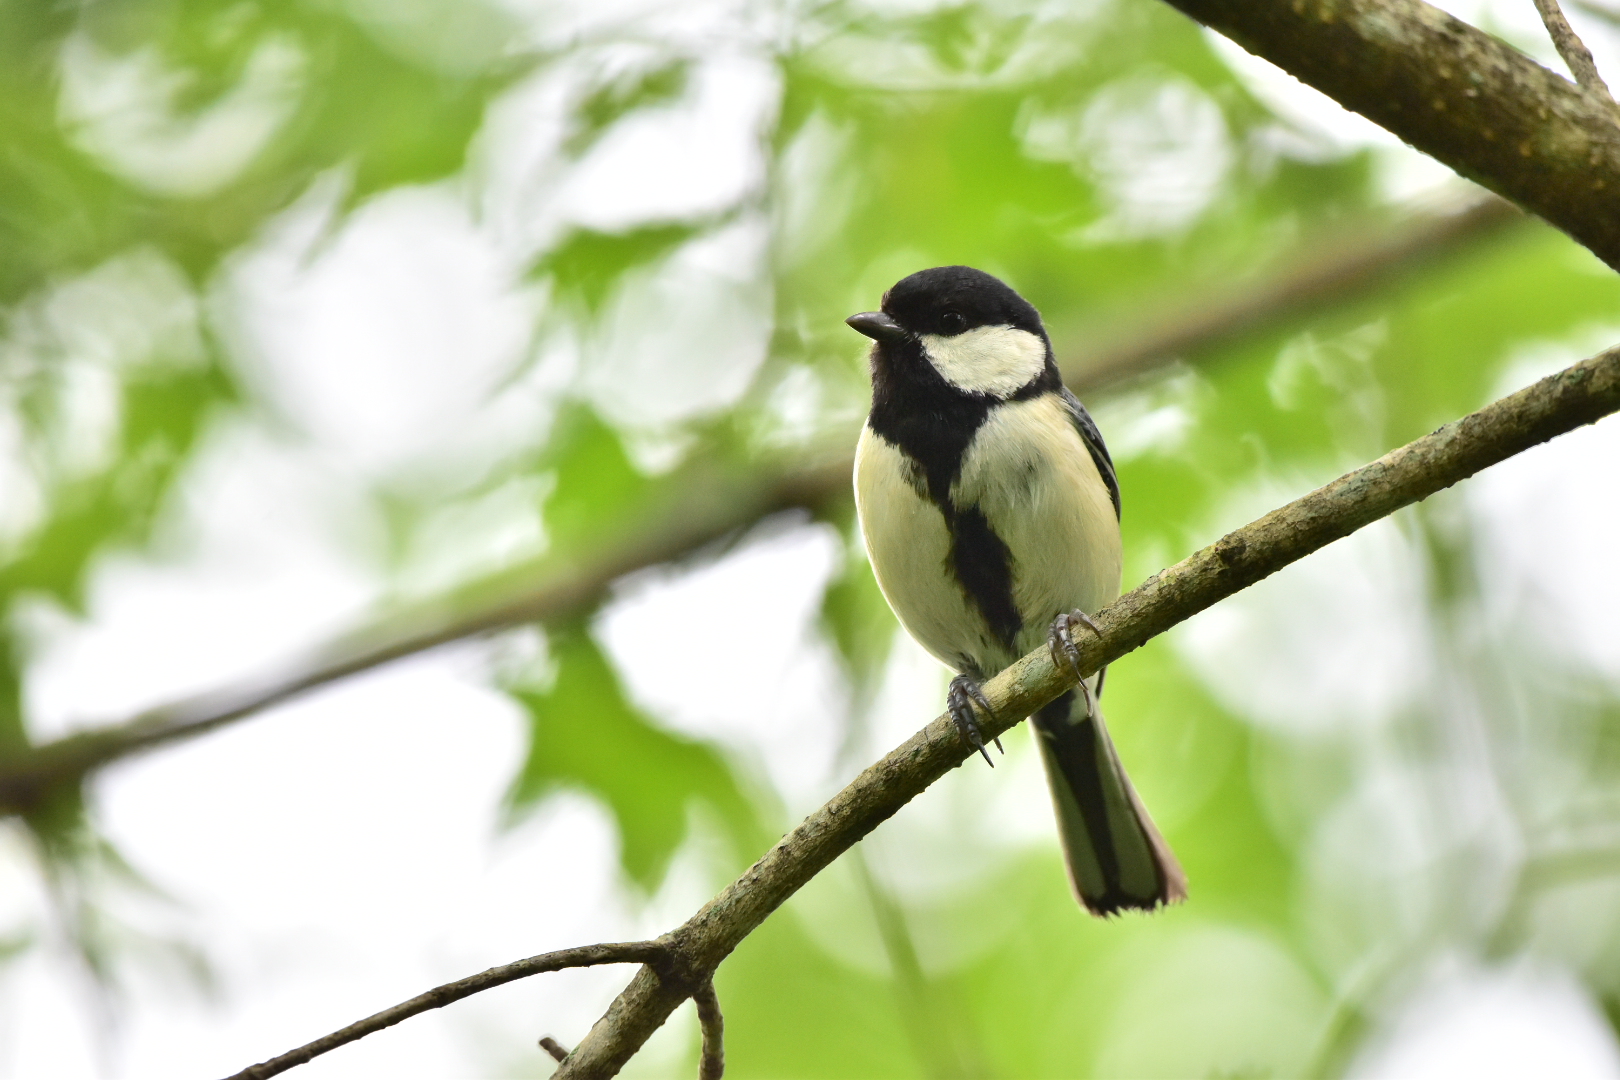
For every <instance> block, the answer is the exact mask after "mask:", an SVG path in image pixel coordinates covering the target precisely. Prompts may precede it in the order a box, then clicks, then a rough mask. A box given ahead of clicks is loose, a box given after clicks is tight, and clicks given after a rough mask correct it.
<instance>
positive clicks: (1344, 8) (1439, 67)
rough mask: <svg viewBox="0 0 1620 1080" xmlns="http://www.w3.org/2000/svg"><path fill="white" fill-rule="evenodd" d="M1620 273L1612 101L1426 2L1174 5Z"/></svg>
mask: <svg viewBox="0 0 1620 1080" xmlns="http://www.w3.org/2000/svg"><path fill="white" fill-rule="evenodd" d="M1165 2H1166V3H1168V4H1170V5H1171V6H1172V7H1174V8H1176V9H1178V10H1180V11H1181V12H1183V13H1185V14H1186V15H1189V16H1191V17H1192V18H1194V19H1197V20H1198V21H1199V22H1201V23H1203V24H1205V25H1206V26H1208V27H1210V28H1211V29H1213V30H1216V31H1218V32H1219V33H1221V34H1224V35H1226V36H1227V37H1229V38H1231V39H1232V40H1233V41H1235V42H1237V43H1238V44H1239V45H1242V46H1243V47H1244V48H1245V49H1248V50H1249V51H1250V52H1252V53H1254V54H1255V55H1256V56H1261V57H1264V58H1265V59H1267V60H1270V61H1271V62H1272V63H1274V64H1276V65H1277V66H1278V67H1280V68H1282V69H1283V70H1284V71H1286V72H1288V73H1289V74H1290V75H1293V76H1294V77H1295V78H1297V79H1299V80H1300V81H1301V82H1303V83H1307V84H1308V85H1310V86H1314V87H1316V89H1318V90H1320V91H1322V92H1323V93H1324V94H1327V95H1328V96H1329V97H1331V98H1333V99H1334V100H1335V101H1337V102H1338V103H1339V104H1340V105H1343V106H1344V107H1345V108H1347V109H1350V110H1352V111H1354V112H1358V113H1360V114H1361V115H1363V116H1365V117H1367V118H1368V119H1369V120H1372V121H1373V122H1374V123H1376V124H1378V125H1379V126H1381V127H1383V128H1386V129H1387V130H1389V131H1391V132H1393V133H1394V134H1396V135H1398V136H1400V137H1401V138H1402V139H1404V140H1405V141H1406V142H1408V143H1411V144H1412V145H1413V146H1415V147H1417V148H1418V149H1419V150H1422V151H1423V152H1424V153H1426V154H1429V155H1430V156H1432V157H1434V158H1436V159H1437V160H1439V161H1441V162H1444V163H1445V164H1446V165H1449V166H1451V168H1453V169H1455V170H1457V172H1459V173H1461V174H1462V175H1463V176H1466V177H1468V178H1469V179H1470V180H1474V181H1476V182H1478V183H1479V184H1481V185H1483V186H1485V187H1487V188H1489V189H1490V190H1492V191H1494V192H1496V193H1497V194H1498V195H1501V196H1503V197H1504V198H1507V199H1511V200H1513V201H1514V202H1516V203H1518V204H1519V205H1520V206H1523V207H1524V208H1525V209H1527V210H1529V211H1531V212H1532V213H1535V214H1538V215H1540V216H1541V217H1542V218H1545V219H1546V220H1547V221H1549V222H1551V223H1552V224H1553V225H1556V226H1557V227H1558V228H1560V229H1562V230H1563V231H1564V232H1566V233H1568V234H1569V235H1570V236H1572V237H1574V238H1575V239H1576V240H1577V241H1579V242H1580V243H1582V244H1584V245H1586V247H1588V248H1590V249H1591V250H1592V252H1593V253H1594V254H1595V255H1597V257H1598V258H1600V259H1602V260H1603V261H1604V262H1606V263H1608V264H1609V265H1610V266H1611V267H1616V268H1620V202H1617V201H1616V199H1615V193H1616V192H1620V130H1617V128H1616V124H1615V115H1614V106H1613V104H1612V103H1611V102H1609V101H1608V100H1606V99H1604V98H1600V97H1598V96H1597V95H1595V94H1592V93H1588V92H1587V91H1586V90H1584V89H1582V88H1580V87H1577V86H1575V85H1573V84H1571V83H1570V82H1569V80H1567V79H1565V78H1564V77H1563V76H1561V75H1558V74H1556V73H1555V72H1552V71H1549V70H1547V69H1546V68H1544V67H1542V66H1541V65H1540V64H1538V63H1536V62H1535V61H1534V60H1531V59H1530V58H1529V57H1528V56H1525V55H1524V54H1523V53H1521V52H1519V51H1517V50H1516V49H1514V48H1513V47H1512V46H1510V45H1507V44H1505V43H1503V42H1501V41H1499V40H1497V39H1496V38H1493V37H1491V36H1490V35H1489V34H1486V33H1485V32H1483V31H1481V30H1479V29H1477V28H1475V27H1473V26H1470V25H1468V24H1467V23H1465V22H1463V21H1462V20H1460V19H1457V18H1454V17H1452V16H1451V15H1448V14H1447V13H1446V12H1444V11H1441V10H1440V9H1439V8H1437V7H1434V6H1432V5H1430V4H1426V3H1424V2H1423V0H1165Z"/></svg>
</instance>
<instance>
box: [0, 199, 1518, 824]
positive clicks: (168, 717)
mask: <svg viewBox="0 0 1620 1080" xmlns="http://www.w3.org/2000/svg"><path fill="white" fill-rule="evenodd" d="M1519 219H1520V216H1519V215H1518V214H1517V213H1516V211H1514V210H1513V209H1512V208H1511V207H1510V206H1509V205H1508V204H1506V203H1503V202H1501V201H1500V200H1497V199H1494V198H1486V199H1483V200H1479V201H1477V202H1475V203H1472V204H1470V205H1469V206H1468V207H1467V208H1466V209H1464V210H1462V211H1460V212H1457V213H1453V214H1446V215H1436V216H1434V217H1430V218H1420V219H1417V220H1416V221H1407V222H1402V223H1400V224H1399V225H1397V226H1396V227H1393V228H1390V227H1386V228H1381V229H1361V230H1357V231H1356V232H1357V235H1356V236H1355V238H1353V239H1351V238H1341V239H1340V240H1339V242H1337V243H1330V242H1323V241H1322V240H1320V239H1318V240H1316V241H1313V242H1312V243H1311V244H1310V245H1308V250H1310V251H1321V250H1324V249H1325V250H1326V251H1327V252H1328V254H1325V255H1312V256H1307V257H1303V258H1297V259H1293V260H1287V261H1285V264H1284V266H1283V267H1282V269H1281V270H1280V271H1277V272H1276V273H1274V274H1273V275H1272V276H1269V277H1267V278H1263V279H1262V280H1260V281H1258V282H1255V283H1252V284H1250V285H1249V286H1247V287H1245V288H1243V289H1242V290H1241V291H1236V290H1234V291H1230V292H1227V291H1223V292H1222V293H1220V294H1219V295H1216V296H1213V297H1206V298H1204V299H1203V300H1200V301H1197V302H1194V303H1192V304H1189V305H1183V306H1181V307H1179V308H1174V309H1167V310H1163V311H1157V312H1143V313H1141V314H1139V315H1138V316H1137V317H1135V318H1133V319H1132V320H1131V321H1132V323H1133V324H1134V325H1136V326H1138V327H1143V326H1145V327H1148V328H1149V329H1148V331H1147V332H1146V333H1145V334H1143V333H1142V332H1141V331H1140V329H1138V331H1137V332H1136V334H1135V336H1130V335H1126V334H1123V333H1121V332H1120V331H1119V330H1117V329H1116V330H1113V331H1109V330H1107V329H1101V330H1095V329H1094V330H1090V331H1075V332H1073V333H1072V334H1067V335H1065V334H1064V333H1062V332H1061V331H1060V333H1059V337H1060V351H1061V352H1062V353H1063V354H1064V356H1065V357H1066V360H1067V362H1066V364H1065V372H1066V375H1067V378H1068V382H1069V385H1070V386H1071V387H1073V388H1074V389H1075V391H1076V392H1077V393H1081V394H1087V393H1092V392H1094V391H1096V390H1098V389H1099V388H1101V387H1105V386H1108V385H1111V384H1115V383H1119V382H1122V381H1126V380H1129V379H1131V378H1134V377H1137V376H1140V375H1141V374H1143V373H1144V372H1147V371H1149V370H1152V369H1153V368H1155V367H1157V366H1159V365H1161V364H1164V363H1166V362H1168V361H1170V360H1173V359H1175V358H1177V357H1179V356H1188V355H1191V354H1194V353H1197V352H1201V351H1207V350H1210V349H1213V348H1218V347H1221V346H1224V345H1227V344H1230V343H1232V342H1234V341H1236V340H1239V339H1241V338H1244V337H1246V336H1248V335H1251V334H1254V333H1257V332H1260V331H1262V330H1266V329H1270V328H1273V327H1275V326H1277V325H1279V324H1282V323H1284V322H1286V321H1287V320H1290V319H1297V318H1300V317H1302V316H1303V315H1305V314H1306V313H1308V312H1309V311H1310V310H1311V309H1313V308H1316V307H1320V306H1323V305H1326V304H1329V303H1333V302H1341V301H1343V300H1345V299H1347V298H1349V297H1351V296H1353V295H1354V294H1356V293H1357V292H1359V291H1363V290H1367V289H1370V288H1373V287H1376V286H1377V285H1379V284H1380V283H1382V282H1384V281H1387V280H1388V279H1389V277H1390V276H1391V275H1392V274H1398V273H1401V272H1403V271H1407V270H1411V269H1415V268H1417V267H1420V266H1422V265H1426V264H1427V263H1429V262H1432V261H1433V260H1435V259H1437V258H1440V257H1443V256H1446V255H1449V254H1453V253H1455V252H1457V251H1459V250H1460V249H1462V248H1464V247H1466V246H1468V245H1470V244H1473V243H1476V242H1479V241H1481V240H1484V239H1486V238H1489V237H1491V236H1494V235H1495V234H1496V233H1497V232H1498V231H1500V230H1501V229H1502V228H1503V227H1504V226H1506V225H1509V224H1511V223H1512V222H1514V221H1516V220H1519ZM1367 235H1370V236H1371V237H1372V239H1371V240H1368V239H1363V238H1362V237H1363V236H1367ZM1070 340H1072V341H1073V342H1074V344H1073V345H1070V344H1068V342H1069V341H1070ZM1099 340H1100V341H1101V342H1102V344H1101V345H1100V346H1099V345H1096V344H1092V342H1095V341H1099ZM1082 343H1085V344H1082ZM850 441H851V443H853V441H854V440H853V438H851V440H850ZM849 474H850V464H849V462H848V460H847V459H844V458H843V457H842V456H840V457H839V458H838V459H837V460H835V461H833V462H831V463H829V464H828V465H826V466H824V467H820V468H814V469H808V470H801V471H797V472H793V473H786V474H780V475H777V476H774V477H773V476H757V477H744V478H738V477H736V476H733V475H726V476H721V477H705V476H703V475H701V474H699V475H695V476H694V478H693V481H692V483H691V484H690V485H689V487H690V489H691V490H690V492H689V493H688V494H689V495H690V497H684V498H681V499H678V500H671V502H672V505H671V506H669V507H665V508H664V511H665V512H664V513H662V515H660V514H659V513H658V512H657V511H656V510H655V511H654V512H653V513H650V514H649V515H648V517H649V519H650V520H651V521H652V522H654V523H655V524H651V525H648V526H647V527H645V528H644V529H642V530H640V533H639V537H638V539H637V540H636V541H634V542H632V543H630V544H628V545H625V546H622V547H618V548H615V549H610V550H609V551H608V552H607V553H606V554H605V555H603V556H601V557H600V558H598V559H596V560H595V561H594V562H590V563H586V564H579V565H571V566H567V567H560V568H555V569H553V570H552V571H551V572H549V573H546V574H544V575H543V576H541V577H539V578H538V579H537V578H536V575H535V573H534V572H533V571H532V570H531V571H529V572H528V573H527V574H524V573H522V572H512V573H507V574H504V575H501V576H500V577H498V578H495V579H490V580H486V581H484V582H481V583H479V584H477V585H473V586H469V587H468V588H467V589H465V590H463V593H464V594H465V595H477V596H487V597H494V598H495V599H493V600H491V601H489V602H487V603H483V604H480V603H477V602H471V603H468V602H463V603H461V604H460V605H459V606H458V605H455V604H452V603H449V602H446V603H441V604H438V605H433V606H428V607H425V608H422V609H418V610H416V611H414V612H406V613H402V614H400V613H396V614H393V615H390V616H387V617H385V618H382V619H379V620H378V621H377V622H376V623H374V624H373V625H372V626H370V627H367V628H365V629H363V630H360V631H357V632H355V633H352V634H349V635H347V636H345V637H343V638H340V639H338V640H336V641H334V642H332V643H330V644H328V645H327V646H325V647H323V648H320V649H317V650H315V651H314V652H313V653H312V654H310V655H308V656H307V657H305V658H304V659H303V660H302V661H301V662H299V663H297V664H295V665H291V670H290V671H289V672H288V673H286V674H281V675H275V676H271V677H268V678H264V679H262V680H260V681H259V682H257V683H254V684H248V685H244V686H238V687H235V688H231V689H228V690H222V691H219V692H216V693H212V694H208V695H205V696H202V697H198V698H193V699H190V700H187V701H183V702H179V703H176V704H173V705H168V706H164V707H161V708H157V709H152V710H148V711H147V712H145V713H143V714H141V715H140V716H138V717H136V718H134V719H132V720H129V721H126V722H124V723H120V724H112V725H108V726H106V727H102V728H97V729H94V730H90V731H85V732H81V733H79V734H75V735H70V736H67V737H65V738H62V739H58V740H55V741H53V742H48V743H44V744H42V745H41V746H39V747H36V748H34V749H32V750H28V751H24V752H22V753H18V754H14V755H12V756H10V757H9V758H7V759H4V760H0V813H10V814H16V813H26V812H28V811H29V810H30V809H32V808H33V807H35V806H37V805H38V804H39V803H40V802H41V800H43V799H44V798H45V797H46V796H47V795H48V794H49V793H50V792H51V791H53V790H55V789H56V788H57V787H58V786H59V785H62V784H67V783H76V782H78V781H79V780H80V779H81V778H83V777H84V776H86V775H88V774H89V773H91V772H93V771H95V770H96V769H99V768H101V767H103V766H105V765H107V764H109V763H111V762H113V761H117V760H119V759H121V758H124V757H127V756H129V755H131V754H135V753H138V752H141V751H145V750H150V749H153V748H155V747H159V746H162V745H164V744H167V743H171V742H176V741H179V740H182V739H187V738H191V737H194V736H197V735H202V734H206V733H207V732H210V731H213V730H215V729H217V728H221V727H224V726H226V725H228V724H231V723H233V722H235V721H237V720H240V719H243V718H244V717H247V716H250V715H252V714H254V713H256V712H259V711H260V710H263V709H267V708H269V707H271V706H274V705H279V704H281V703H283V702H286V701H289V700H291V699H293V698H296V697H298V696H300V695H302V694H305V693H308V692H309V691H311V690H316V689H319V688H320V687H323V686H326V685H328V684H330V683H333V682H337V681H339V680H341V679H344V678H346V677H348V676H350V675H354V674H357V673H359V672H363V671H367V670H370V669H371V668H374V667H378V666H380V665H383V664H386V663H389V662H391V661H393V660H397V659H400V658H402V657H406V656H411V655H414V654H416V653H419V652H423V651H425V650H428V649H432V648H434V647H436V646H439V645H444V644H447V643H449V642H453V641H459V640H462V639H465V638H469V637H474V636H477V635H480V634H487V633H493V632H496V631H500V630H504V629H507V628H509V627H513V626H519V625H523V624H525V623H531V622H540V623H552V624H556V623H561V622H566V621H568V620H570V619H576V618H579V617H581V616H582V615H585V614H587V613H588V612H590V611H591V610H593V609H594V608H595V607H597V606H598V605H599V604H600V603H601V602H602V601H603V599H605V598H606V596H607V594H608V590H609V589H610V588H611V586H612V584H613V582H614V581H616V580H617V579H619V578H621V577H623V576H624V575H626V574H628V573H631V572H633V571H635V570H639V569H642V568H643V567H646V566H651V565H656V564H659V563H667V562H672V561H675V560H678V559H680V558H682V557H685V556H688V555H690V554H692V553H693V552H694V551H697V550H700V549H702V548H705V547H707V546H709V545H712V544H714V543H716V542H718V541H721V540H723V539H724V538H726V537H728V536H733V535H736V534H737V533H739V532H741V531H742V530H745V529H747V528H748V527H749V526H750V525H752V524H754V523H755V522H757V521H759V520H760V519H761V518H763V517H766V516H768V515H770V514H772V513H776V512H778V511H781V510H787V509H792V508H796V507H802V508H808V509H811V510H813V511H814V510H818V509H821V508H824V507H826V506H828V505H831V504H832V502H833V500H841V499H843V498H845V497H846V493H847V491H848V489H849Z"/></svg>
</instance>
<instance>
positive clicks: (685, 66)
mask: <svg viewBox="0 0 1620 1080" xmlns="http://www.w3.org/2000/svg"><path fill="white" fill-rule="evenodd" d="M691 69H692V64H691V61H689V60H684V59H675V60H670V61H668V62H666V63H662V64H659V65H657V66H655V67H653V68H651V69H647V70H641V71H631V72H627V73H625V74H623V75H621V76H620V77H618V78H616V79H611V80H609V81H608V82H606V83H603V84H602V85H601V86H598V87H597V88H596V89H594V90H592V91H591V92H590V93H589V94H587V95H586V96H585V98H584V100H582V101H581V102H580V103H579V105H578V106H577V107H576V108H575V110H574V126H573V130H572V131H570V132H569V133H568V138H567V139H566V140H565V141H564V143H563V149H564V152H566V153H568V154H571V155H574V156H578V155H580V154H582V153H584V152H585V151H586V150H588V149H589V148H590V147H591V145H592V144H593V143H595V142H596V140H597V139H599V138H601V136H602V135H603V133H604V132H606V131H607V129H608V128H610V127H612V126H613V125H614V124H616V123H618V122H619V121H620V120H622V119H624V118H625V117H626V116H628V115H629V114H631V113H633V112H635V111H637V110H638V109H646V108H653V107H656V106H659V105H667V104H669V103H670V102H672V101H674V100H675V99H677V98H679V97H680V96H681V95H682V94H684V93H685V92H686V85H687V81H688V79H689V77H690V75H691Z"/></svg>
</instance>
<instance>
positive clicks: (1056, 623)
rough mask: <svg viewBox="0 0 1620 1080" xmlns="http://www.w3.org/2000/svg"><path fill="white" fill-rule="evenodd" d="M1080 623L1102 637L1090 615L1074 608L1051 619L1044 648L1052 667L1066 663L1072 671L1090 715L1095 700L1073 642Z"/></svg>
mask: <svg viewBox="0 0 1620 1080" xmlns="http://www.w3.org/2000/svg"><path fill="white" fill-rule="evenodd" d="M1082 623H1083V624H1085V625H1086V626H1089V627H1091V632H1092V633H1093V634H1096V635H1097V636H1098V637H1099V638H1100V637H1102V630H1100V629H1099V628H1098V627H1097V624H1096V623H1094V622H1092V621H1091V616H1090V615H1087V614H1086V613H1085V612H1083V611H1081V610H1080V609H1079V608H1075V609H1074V610H1073V611H1066V612H1064V613H1063V614H1061V615H1059V616H1058V617H1057V618H1055V619H1053V620H1052V628H1051V629H1050V630H1048V631H1047V634H1046V648H1047V651H1048V652H1050V653H1051V655H1052V666H1053V667H1058V668H1061V667H1064V666H1065V665H1067V666H1068V668H1069V669H1070V670H1072V671H1073V672H1074V677H1075V679H1076V681H1077V682H1078V683H1079V689H1080V696H1081V697H1083V698H1085V699H1086V715H1087V716H1092V715H1094V714H1095V713H1096V711H1097V702H1096V700H1095V699H1094V698H1093V697H1092V696H1091V687H1089V686H1087V685H1086V680H1085V679H1084V678H1082V677H1081V675H1080V646H1078V645H1076V644H1075V643H1074V628H1075V627H1076V626H1078V625H1080V624H1082ZM1098 685H1099V686H1100V685H1101V684H1100V683H1099V684H1098Z"/></svg>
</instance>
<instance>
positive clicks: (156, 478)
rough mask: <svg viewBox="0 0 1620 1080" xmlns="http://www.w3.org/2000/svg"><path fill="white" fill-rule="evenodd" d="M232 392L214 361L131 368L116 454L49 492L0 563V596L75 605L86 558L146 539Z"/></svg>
mask: <svg viewBox="0 0 1620 1080" xmlns="http://www.w3.org/2000/svg"><path fill="white" fill-rule="evenodd" d="M234 395H235V390H234V388H233V387H232V385H231V383H230V382H229V381H228V379H227V378H226V376H225V375H224V373H223V372H222V371H221V370H220V369H219V368H218V367H217V366H213V365H206V366H198V367H183V368H182V367H159V368H143V369H138V370H137V371H135V372H133V373H132V375H131V378H130V379H129V381H128V382H127V383H126V384H125V386H124V388H123V403H122V431H121V436H120V451H119V453H118V455H117V457H116V458H115V459H114V460H113V462H112V464H111V465H110V466H109V467H108V468H107V469H106V470H104V471H102V472H100V473H97V474H95V475H93V476H90V477H87V478H84V479H82V480H75V481H71V482H69V483H68V484H67V485H65V487H64V488H63V489H62V490H60V491H58V492H56V493H54V494H53V498H52V507H51V514H50V516H49V518H48V519H47V520H46V521H45V523H44V524H43V525H42V526H41V527H40V528H39V530H38V531H37V532H35V533H34V535H33V536H31V537H30V538H29V540H28V542H27V545H26V547H25V548H24V550H23V551H22V552H21V553H20V554H19V555H18V557H17V558H15V559H13V560H12V561H11V562H10V563H8V564H6V565H5V566H0V598H5V599H9V597H11V596H13V595H15V594H16V593H17V592H19V591H21V590H27V589H34V590H39V591H41V592H44V593H46V594H48V595H50V596H52V597H54V598H55V599H57V600H58V601H60V602H61V603H63V604H66V605H68V606H69V607H73V608H77V607H79V605H80V603H81V601H82V598H83V588H84V584H85V581H84V575H85V571H86V568H87V567H88V566H89V563H90V559H91V558H92V556H94V555H95V554H96V552H98V551H100V550H102V549H103V548H104V547H105V546H106V545H108V544H110V543H140V542H141V541H143V540H144V539H145V537H146V535H147V532H148V530H149V529H150V527H151V524H152V521H153V519H154V517H155V516H156V514H157V511H158V509H159V508H160V507H161V505H162V502H163V499H164V497H165V496H166V495H167V494H168V492H169V490H170V487H171V486H172V484H173V482H174V481H175V479H176V478H177V477H178V475H179V470H180V468H181V466H183V465H184V463H185V461H186V458H187V455H188V454H189V453H190V452H191V449H192V447H193V446H194V445H195V443H196V441H197V437H198V435H199V434H200V432H201V430H202V426H203V424H204V422H205V421H206V420H207V418H208V416H209V414H210V413H211V412H212V411H213V410H214V409H215V408H217V407H219V406H220V405H223V404H225V403H227V402H229V401H231V400H232V399H233V397H234Z"/></svg>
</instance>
